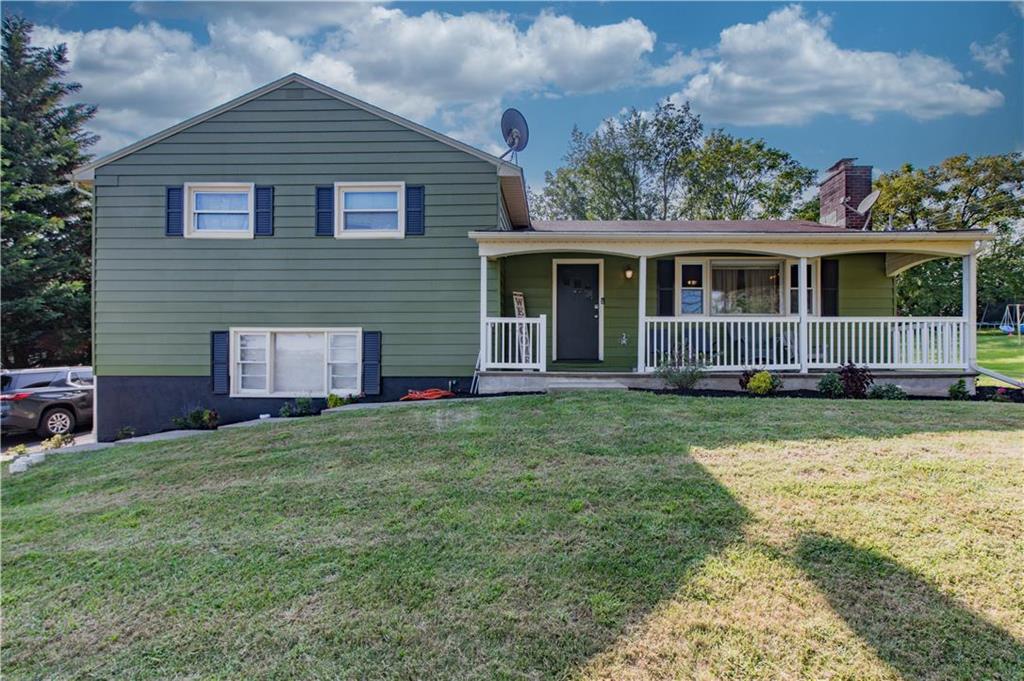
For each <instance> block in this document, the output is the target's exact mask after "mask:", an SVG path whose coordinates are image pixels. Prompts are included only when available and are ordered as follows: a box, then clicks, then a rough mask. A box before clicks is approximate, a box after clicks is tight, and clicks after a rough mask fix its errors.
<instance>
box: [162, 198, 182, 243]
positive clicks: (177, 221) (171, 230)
mask: <svg viewBox="0 0 1024 681" xmlns="http://www.w3.org/2000/svg"><path fill="white" fill-rule="evenodd" d="M164 234H165V235H167V236H185V188H184V187H168V188H167V223H166V226H165V229H164Z"/></svg>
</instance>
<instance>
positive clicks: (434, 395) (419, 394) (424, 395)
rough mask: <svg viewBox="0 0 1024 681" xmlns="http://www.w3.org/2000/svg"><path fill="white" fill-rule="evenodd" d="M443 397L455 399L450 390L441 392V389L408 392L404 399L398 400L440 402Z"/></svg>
mask: <svg viewBox="0 0 1024 681" xmlns="http://www.w3.org/2000/svg"><path fill="white" fill-rule="evenodd" d="M445 397H455V393H453V392H452V391H451V390H442V389H441V388H428V389H427V390H410V391H409V394H408V395H406V396H405V397H401V398H399V399H400V400H402V401H404V400H440V399H443V398H445Z"/></svg>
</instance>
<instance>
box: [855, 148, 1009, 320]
mask: <svg viewBox="0 0 1024 681" xmlns="http://www.w3.org/2000/svg"><path fill="white" fill-rule="evenodd" d="M875 188H876V189H878V190H879V191H880V192H881V193H880V195H879V198H878V203H877V204H875V209H874V219H873V227H874V229H896V230H907V229H936V230H946V229H977V228H989V229H994V230H995V231H996V234H997V236H996V240H995V241H994V242H992V243H991V244H989V245H988V246H986V247H985V248H984V249H983V250H982V251H981V252H980V253H979V255H978V304H979V307H981V308H984V307H985V305H999V304H1002V303H1005V302H1007V301H1015V300H1024V236H1022V233H1021V231H1020V226H1019V222H1020V221H1021V220H1022V219H1024V154H1021V153H1019V152H1018V153H1009V154H999V155H995V156H981V157H978V158H971V157H969V156H966V155H959V156H952V157H950V158H947V159H946V160H944V161H942V162H941V163H939V164H938V165H934V166H930V167H928V168H915V167H913V166H911V165H904V166H902V167H901V168H899V169H898V170H895V171H893V172H891V173H886V174H884V175H882V176H881V177H880V178H879V179H878V181H877V182H876V183H875ZM961 281H962V273H961V263H960V260H959V258H956V259H948V258H946V259H939V260H932V261H930V262H927V263H924V264H921V265H917V266H916V267H913V268H911V269H909V270H907V271H906V272H904V273H902V274H900V275H899V277H898V278H897V282H896V287H897V289H896V290H897V304H898V307H899V310H900V313H901V314H913V315H957V314H960V307H961V301H962V297H961V291H962V289H961Z"/></svg>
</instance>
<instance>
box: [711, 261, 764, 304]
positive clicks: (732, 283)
mask: <svg viewBox="0 0 1024 681" xmlns="http://www.w3.org/2000/svg"><path fill="white" fill-rule="evenodd" d="M781 274H782V268H781V266H780V264H779V263H777V262H776V263H763V264H762V263H757V264H753V263H751V264H729V263H721V264H715V263H713V264H712V267H711V312H712V313H713V314H778V313H779V312H780V309H781V308H780V304H781V288H782V287H781V279H782V277H781Z"/></svg>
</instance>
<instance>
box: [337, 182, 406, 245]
mask: <svg viewBox="0 0 1024 681" xmlns="http://www.w3.org/2000/svg"><path fill="white" fill-rule="evenodd" d="M334 191H335V194H336V196H335V202H334V205H335V206H336V211H335V212H336V215H335V220H334V236H335V237H337V238H345V239H360V238H361V239H401V238H404V237H405V183H404V182H392V183H383V184H381V183H372V184H368V183H362V182H338V183H336V184H335V185H334Z"/></svg>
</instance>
